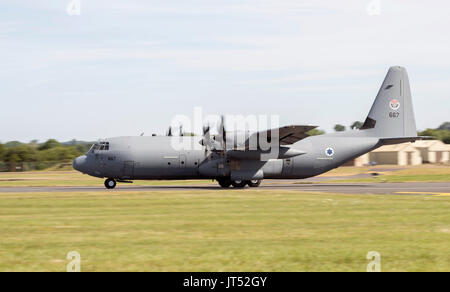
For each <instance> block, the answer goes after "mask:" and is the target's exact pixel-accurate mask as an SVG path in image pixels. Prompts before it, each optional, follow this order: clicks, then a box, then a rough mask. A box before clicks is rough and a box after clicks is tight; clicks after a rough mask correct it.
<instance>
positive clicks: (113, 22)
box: [0, 0, 450, 142]
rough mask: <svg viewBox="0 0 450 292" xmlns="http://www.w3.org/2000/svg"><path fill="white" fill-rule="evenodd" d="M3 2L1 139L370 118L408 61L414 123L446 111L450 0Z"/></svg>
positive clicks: (434, 119) (442, 117) (440, 118)
mask: <svg viewBox="0 0 450 292" xmlns="http://www.w3.org/2000/svg"><path fill="white" fill-rule="evenodd" d="M70 1H71V0H53V1H51V0H29V1H25V0H2V1H1V3H0V56H1V67H0V80H1V83H0V84H1V89H0V96H1V101H2V103H1V104H2V111H1V115H0V141H2V142H5V141H9V140H20V141H29V140H32V139H39V140H41V141H42V140H46V139H48V138H57V139H59V140H70V139H72V138H77V139H83V140H95V139H97V138H104V137H111V136H121V135H138V134H140V133H142V132H145V133H146V134H151V133H164V132H165V130H166V128H167V125H168V124H169V123H170V122H171V120H172V118H173V117H174V116H175V115H177V114H187V115H192V113H193V108H194V106H201V107H202V108H203V111H204V112H205V113H206V114H221V113H224V114H243V115H248V114H277V115H279V116H280V123H281V124H316V125H319V126H320V127H321V128H323V129H325V130H327V131H332V127H333V126H334V124H336V123H341V124H344V125H349V124H351V123H352V122H353V121H355V120H361V121H362V120H364V119H365V117H366V115H367V113H368V111H369V109H370V106H371V104H372V102H373V99H374V97H375V95H376V93H377V91H378V88H379V86H380V84H381V82H382V80H383V78H384V76H385V74H386V71H387V69H388V68H389V66H392V65H402V66H405V67H406V68H407V69H408V72H409V77H410V81H411V87H412V93H413V101H414V106H415V112H416V120H417V126H418V128H419V129H425V128H428V127H437V126H439V124H440V123H441V122H444V121H448V120H450V117H449V110H450V69H449V68H450V54H449V52H450V34H449V33H448V28H449V27H450V18H449V17H448V11H449V9H450V4H449V2H448V1H416V0H413V1H410V0H408V1H405V0H380V3H381V14H380V15H376V16H370V15H368V13H367V10H366V5H367V4H368V3H369V2H371V1H372V0H367V1H365V0H358V1H346V0H344V1H330V0H324V1H298V0H276V1H275V0H274V1H268V0H258V1H256V0H247V1H234V0H226V1H223V0H193V1H186V0H184V1H179V0H165V1H137V0H126V1H125V0H122V1H119V0H107V1H106V0H80V2H81V15H80V16H69V15H68V14H67V13H66V6H67V4H68V3H69V2H70Z"/></svg>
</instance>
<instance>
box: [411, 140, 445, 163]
mask: <svg viewBox="0 0 450 292" xmlns="http://www.w3.org/2000/svg"><path fill="white" fill-rule="evenodd" d="M413 146H414V147H415V148H417V149H418V150H419V151H420V155H421V156H422V160H423V162H424V163H447V162H449V160H450V145H447V144H444V143H442V142H441V141H439V140H423V141H416V142H415V143H414V144H413Z"/></svg>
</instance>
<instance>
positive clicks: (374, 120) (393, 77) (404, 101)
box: [361, 66, 417, 138]
mask: <svg viewBox="0 0 450 292" xmlns="http://www.w3.org/2000/svg"><path fill="white" fill-rule="evenodd" d="M361 130H367V131H370V135H371V136H376V137H380V138H397V137H398V138H400V137H417V130H416V121H415V118H414V111H413V105H412V100H411V89H410V87H409V79H408V73H406V69H405V68H403V67H399V66H394V67H391V68H389V71H388V73H387V75H386V78H385V79H384V81H383V85H381V88H380V90H379V91H378V95H377V97H376V99H375V102H374V103H373V105H372V108H371V109H370V112H369V115H368V116H367V118H366V121H365V122H364V125H363V126H362V128H361Z"/></svg>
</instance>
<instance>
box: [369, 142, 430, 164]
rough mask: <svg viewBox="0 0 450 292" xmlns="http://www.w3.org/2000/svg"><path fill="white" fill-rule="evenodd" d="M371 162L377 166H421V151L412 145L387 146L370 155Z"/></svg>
mask: <svg viewBox="0 0 450 292" xmlns="http://www.w3.org/2000/svg"><path fill="white" fill-rule="evenodd" d="M369 160H370V161H371V162H372V161H373V162H376V163H377V164H394V165H420V164H422V157H421V156H420V151H419V150H418V149H417V148H416V147H414V144H412V143H403V144H396V145H385V146H381V147H380V148H378V149H375V150H374V151H372V152H370V153H369Z"/></svg>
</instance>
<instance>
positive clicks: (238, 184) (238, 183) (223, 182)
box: [217, 178, 261, 189]
mask: <svg viewBox="0 0 450 292" xmlns="http://www.w3.org/2000/svg"><path fill="white" fill-rule="evenodd" d="M217 182H218V183H219V185H220V186H221V187H222V188H229V187H230V186H233V187H235V188H238V189H241V188H245V186H246V185H248V186H249V187H251V188H256V187H259V185H260V184H261V180H233V181H232V180H230V179H227V178H222V179H217Z"/></svg>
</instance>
